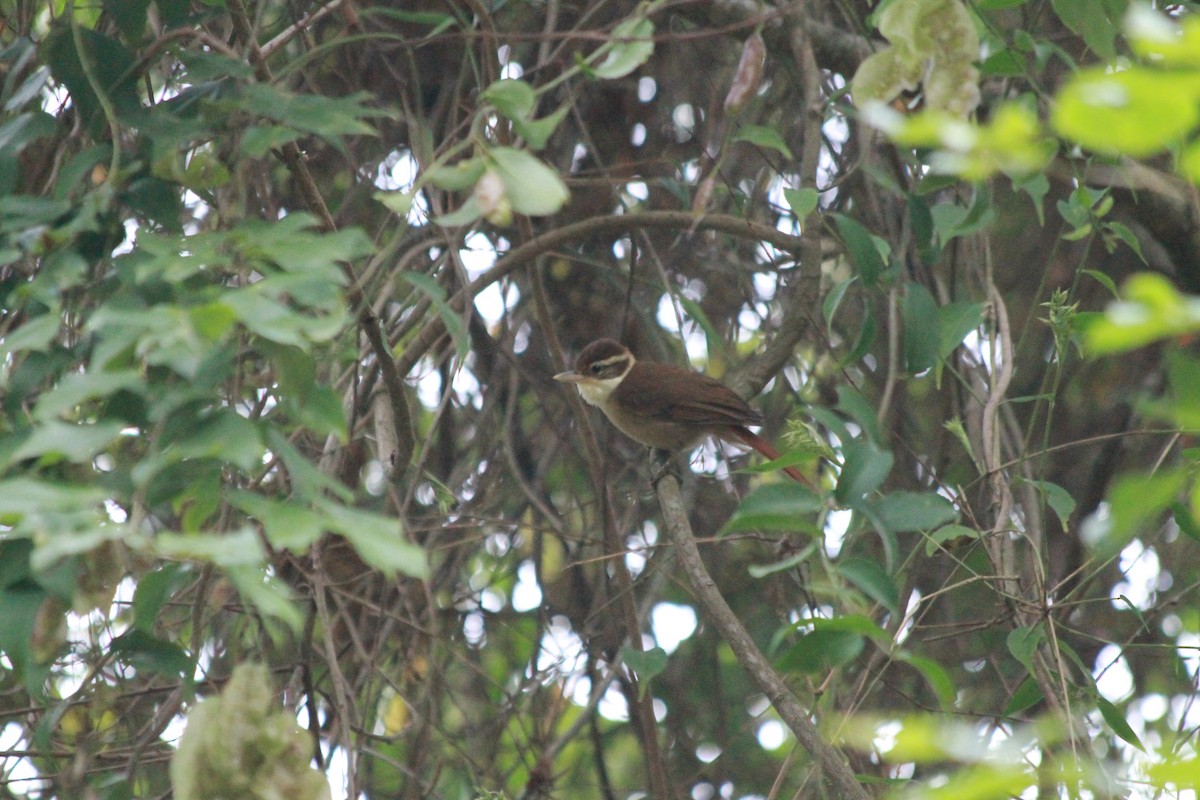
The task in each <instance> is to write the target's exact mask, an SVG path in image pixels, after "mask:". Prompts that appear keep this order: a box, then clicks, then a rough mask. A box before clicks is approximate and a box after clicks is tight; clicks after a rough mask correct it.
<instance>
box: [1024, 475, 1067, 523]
mask: <svg viewBox="0 0 1200 800" xmlns="http://www.w3.org/2000/svg"><path fill="white" fill-rule="evenodd" d="M1029 483H1031V484H1033V485H1034V486H1036V487H1037V490H1038V492H1040V493H1041V495H1042V496H1043V497H1045V498H1046V504H1047V505H1048V506H1050V509H1051V510H1052V511H1054V513H1055V514H1056V515H1057V516H1058V521H1059V522H1060V523H1062V526H1063V530H1067V525H1068V520H1069V519H1070V518H1071V514H1073V513H1074V512H1075V498H1074V497H1071V494H1070V493H1069V492H1068V491H1067V490H1066V489H1064V488H1063V487H1061V486H1059V485H1058V484H1057V483H1051V482H1050V481H1029Z"/></svg>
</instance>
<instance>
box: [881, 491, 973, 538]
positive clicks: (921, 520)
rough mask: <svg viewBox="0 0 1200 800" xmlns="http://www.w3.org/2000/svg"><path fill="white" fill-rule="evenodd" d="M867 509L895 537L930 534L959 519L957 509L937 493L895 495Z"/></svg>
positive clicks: (886, 496)
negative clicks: (915, 533) (914, 532)
mask: <svg viewBox="0 0 1200 800" xmlns="http://www.w3.org/2000/svg"><path fill="white" fill-rule="evenodd" d="M865 508H866V510H867V511H869V512H870V513H872V514H873V515H874V516H875V519H876V520H877V521H878V522H879V524H881V525H882V526H883V527H884V528H886V529H887V530H889V531H891V532H892V533H903V532H905V531H929V530H933V529H934V528H937V527H939V526H941V525H945V524H946V523H947V522H951V521H953V520H954V519H956V518H957V517H958V511H957V510H955V508H954V505H953V504H952V503H951V502H950V501H949V500H947V499H946V498H944V497H942V496H941V495H939V494H934V493H933V492H893V493H892V494H888V495H884V496H883V497H880V498H878V499H874V500H868V501H866V502H865Z"/></svg>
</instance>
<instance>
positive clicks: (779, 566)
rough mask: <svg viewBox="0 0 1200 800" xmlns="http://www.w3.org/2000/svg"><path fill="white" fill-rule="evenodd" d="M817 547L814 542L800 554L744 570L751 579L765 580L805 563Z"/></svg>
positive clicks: (751, 566)
mask: <svg viewBox="0 0 1200 800" xmlns="http://www.w3.org/2000/svg"><path fill="white" fill-rule="evenodd" d="M817 545H818V543H817V542H815V541H814V542H812V543H810V544H809V545H808V546H807V547H805V548H804V549H802V550H801V551H800V552H798V553H795V554H793V555H790V556H788V557H787V558H784V559H782V560H780V561H775V562H772V563H770V564H751V565H750V566H749V567H747V568H746V572H747V573H748V574H749V575H750V577H751V578H765V577H766V576H768V575H773V574H775V573H776V572H784V571H785V570H789V569H792V568H793V567H795V566H797V565H799V564H803V563H804V562H805V561H807V560H808V559H810V558H812V556H813V554H814V553H816V552H817Z"/></svg>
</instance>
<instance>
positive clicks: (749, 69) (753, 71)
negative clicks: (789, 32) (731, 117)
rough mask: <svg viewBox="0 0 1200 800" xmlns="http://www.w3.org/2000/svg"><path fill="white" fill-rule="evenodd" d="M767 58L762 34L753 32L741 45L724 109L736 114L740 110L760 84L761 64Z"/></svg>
mask: <svg viewBox="0 0 1200 800" xmlns="http://www.w3.org/2000/svg"><path fill="white" fill-rule="evenodd" d="M766 60H767V46H766V44H765V43H764V42H763V38H762V36H760V35H759V34H758V33H755V34H754V35H753V36H751V37H750V38H749V39H747V40H746V43H745V44H744V45H742V57H741V60H739V61H738V65H737V70H735V71H734V73H733V83H731V84H730V85H729V94H727V95H725V111H726V113H729V114H736V113H738V112H739V111H741V110H742V109H743V108H744V107H745V106H746V103H748V102H749V101H750V98H751V97H754V95H755V94H756V93H757V92H758V87H759V86H761V85H762V76H763V64H764V62H766Z"/></svg>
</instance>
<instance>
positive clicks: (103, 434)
mask: <svg viewBox="0 0 1200 800" xmlns="http://www.w3.org/2000/svg"><path fill="white" fill-rule="evenodd" d="M125 427H126V426H125V423H123V422H98V423H96V424H94V425H71V424H69V423H66V422H59V421H57V420H50V421H48V422H45V423H43V424H41V425H39V426H37V427H36V428H34V429H33V433H31V434H30V435H29V437H28V438H27V439H25V441H24V442H22V443H21V445H20V446H19V447H18V448H17V449H16V450H15V451H13V453H12V454H11V455H9V457H8V459H7V463H9V464H12V463H15V462H18V461H23V460H25V459H27V458H40V459H41V460H42V462H43V463H54V462H57V461H58V460H60V459H65V460H66V461H69V462H71V463H72V464H90V463H91V462H92V459H93V458H94V457H95V455H96V454H97V453H99V452H101V451H103V450H104V449H105V448H107V447H108V445H109V443H110V442H112V441H113V439H116V438H117V436H119V435H120V434H121V431H122V430H123V429H124V428H125Z"/></svg>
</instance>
